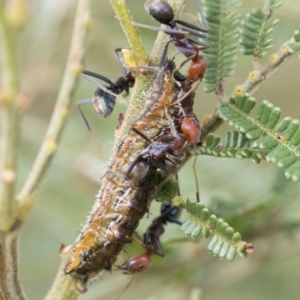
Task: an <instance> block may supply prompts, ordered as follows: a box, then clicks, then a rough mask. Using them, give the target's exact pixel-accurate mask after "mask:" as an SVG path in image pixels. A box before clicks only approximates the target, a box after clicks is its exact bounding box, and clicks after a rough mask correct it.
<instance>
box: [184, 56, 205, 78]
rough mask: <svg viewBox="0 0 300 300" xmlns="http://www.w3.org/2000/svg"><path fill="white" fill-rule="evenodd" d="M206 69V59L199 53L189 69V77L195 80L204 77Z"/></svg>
mask: <svg viewBox="0 0 300 300" xmlns="http://www.w3.org/2000/svg"><path fill="white" fill-rule="evenodd" d="M205 70H206V59H205V57H204V56H202V55H197V56H196V57H195V58H194V59H193V60H192V64H191V66H190V68H189V71H188V79H189V80H190V81H192V82H195V81H197V80H199V79H202V77H203V75H204V73H205Z"/></svg>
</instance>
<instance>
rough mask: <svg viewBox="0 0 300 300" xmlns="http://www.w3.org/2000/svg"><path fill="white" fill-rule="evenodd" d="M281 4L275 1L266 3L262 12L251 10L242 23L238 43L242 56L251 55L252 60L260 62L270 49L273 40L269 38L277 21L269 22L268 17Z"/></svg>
mask: <svg viewBox="0 0 300 300" xmlns="http://www.w3.org/2000/svg"><path fill="white" fill-rule="evenodd" d="M281 4H282V2H281V1H277V0H269V1H266V2H265V7H264V9H263V10H261V9H256V10H253V11H252V13H250V14H248V15H247V17H246V19H245V20H243V21H242V37H241V39H240V40H239V42H240V44H241V45H242V50H241V51H242V53H243V54H245V55H253V56H254V58H257V59H259V60H261V59H262V57H263V56H264V54H265V53H266V52H267V50H268V49H270V48H271V47H272V40H273V39H272V38H270V37H269V36H270V34H271V33H272V32H273V29H274V27H275V26H276V24H277V23H278V22H279V20H278V19H276V20H274V21H273V22H271V21H270V17H271V15H272V10H273V9H275V8H277V7H279V6H280V5H281Z"/></svg>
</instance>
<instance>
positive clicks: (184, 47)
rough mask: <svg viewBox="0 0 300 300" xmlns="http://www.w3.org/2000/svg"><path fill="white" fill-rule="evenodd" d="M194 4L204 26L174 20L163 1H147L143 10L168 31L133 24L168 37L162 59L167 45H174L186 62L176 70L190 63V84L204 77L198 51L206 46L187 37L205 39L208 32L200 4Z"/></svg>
mask: <svg viewBox="0 0 300 300" xmlns="http://www.w3.org/2000/svg"><path fill="white" fill-rule="evenodd" d="M195 3H196V6H197V9H198V11H199V13H200V15H201V18H202V20H203V22H204V25H202V24H201V23H200V21H199V20H198V19H197V23H198V26H196V25H193V24H191V23H188V22H185V21H182V20H174V12H173V9H172V7H171V6H170V4H169V3H168V2H166V1H164V0H148V1H147V2H146V3H145V9H146V11H147V12H148V13H149V14H150V15H151V16H152V17H153V18H154V19H155V20H156V21H158V22H160V23H161V24H163V25H167V26H169V27H170V29H169V28H160V27H154V26H146V25H142V24H138V23H135V24H136V25H138V26H141V27H146V28H151V29H154V30H158V31H164V32H165V33H167V34H169V35H170V38H169V41H168V42H167V44H166V45H165V47H164V50H163V54H162V57H165V55H166V53H167V50H168V46H169V44H171V43H174V45H175V48H176V49H177V50H178V51H179V52H180V53H182V54H183V55H184V56H185V57H186V60H184V61H183V62H182V63H181V64H180V65H179V66H178V68H177V69H176V70H178V69H180V68H181V67H182V66H183V65H185V64H186V63H187V62H189V61H192V64H191V66H190V68H189V70H188V76H187V78H188V80H190V81H191V82H195V81H197V80H199V79H201V78H202V77H203V75H204V72H205V70H206V60H205V58H204V57H203V56H202V55H199V51H200V50H205V49H207V48H208V45H206V44H204V43H202V42H200V41H198V40H194V39H190V38H187V35H192V36H195V37H198V38H207V33H208V32H209V29H208V23H207V20H206V18H205V16H204V14H203V12H202V9H201V6H200V3H199V1H198V0H195ZM177 24H180V25H182V26H184V28H179V27H178V26H177ZM200 32H202V33H200Z"/></svg>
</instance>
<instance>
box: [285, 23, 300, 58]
mask: <svg viewBox="0 0 300 300" xmlns="http://www.w3.org/2000/svg"><path fill="white" fill-rule="evenodd" d="M294 40H295V42H294V43H290V44H287V45H286V47H287V48H288V50H289V52H290V53H296V52H298V51H299V50H300V31H299V29H298V30H296V31H295V32H294Z"/></svg>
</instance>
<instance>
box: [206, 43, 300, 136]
mask: <svg viewBox="0 0 300 300" xmlns="http://www.w3.org/2000/svg"><path fill="white" fill-rule="evenodd" d="M294 43H296V42H295V40H294V38H290V39H289V40H287V41H286V42H285V43H283V44H282V45H281V47H280V49H279V50H278V51H277V52H276V53H274V54H272V55H271V56H270V57H269V60H268V62H267V63H265V64H263V65H262V66H261V68H260V69H256V70H254V71H252V72H250V73H249V76H248V78H247V79H246V81H245V82H244V83H243V84H240V85H237V86H236V87H235V88H234V91H233V95H234V96H239V95H242V94H245V93H248V94H250V95H252V94H253V93H254V92H255V91H256V90H257V89H258V88H259V87H260V86H261V85H262V84H263V83H264V82H265V81H266V80H267V79H268V78H269V77H270V76H271V75H273V73H274V72H275V71H277V70H278V68H279V67H280V66H281V65H283V64H284V63H285V62H287V61H288V60H289V59H290V58H291V56H292V55H293V54H294V53H291V52H289V51H288V48H287V44H294ZM223 122H224V121H223V120H222V119H221V118H219V114H218V107H216V108H215V110H214V112H213V113H212V114H211V115H207V116H205V117H204V119H203V126H202V132H203V134H202V138H203V140H205V138H206V136H207V135H208V133H210V132H213V131H215V130H216V129H217V128H218V127H219V126H220V125H222V124H223Z"/></svg>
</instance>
